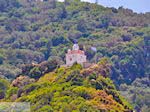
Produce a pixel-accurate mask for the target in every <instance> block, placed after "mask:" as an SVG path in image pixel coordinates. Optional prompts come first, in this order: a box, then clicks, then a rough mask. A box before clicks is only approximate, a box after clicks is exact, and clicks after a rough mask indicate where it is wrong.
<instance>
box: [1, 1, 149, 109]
mask: <svg viewBox="0 0 150 112" xmlns="http://www.w3.org/2000/svg"><path fill="white" fill-rule="evenodd" d="M149 18H150V13H145V14H137V13H134V12H133V11H132V10H130V9H124V8H123V7H120V8H118V9H115V8H105V7H103V6H101V5H97V4H91V3H86V2H80V0H74V1H70V0H65V2H64V3H60V2H55V0H48V1H44V2H35V1H34V0H32V1H30V2H29V1H27V0H13V1H12V0H5V1H4V0H0V76H1V77H2V78H4V79H7V80H10V81H13V80H14V79H15V78H16V77H17V76H18V74H23V75H27V76H30V77H31V78H35V79H37V78H39V77H41V76H43V75H44V74H45V73H46V72H50V71H51V70H52V69H53V68H56V67H57V66H52V68H48V71H44V72H43V66H40V67H34V66H32V65H30V64H31V63H32V62H33V63H42V62H43V61H47V62H46V64H44V67H45V66H46V65H48V64H51V61H52V62H55V60H59V61H60V60H61V64H63V63H64V62H65V60H64V59H65V58H64V57H65V53H66V52H67V49H68V48H70V47H71V46H72V43H73V41H74V40H78V43H79V45H80V49H84V51H85V52H86V55H87V58H88V60H89V61H90V62H94V61H95V60H97V61H98V60H101V58H102V57H107V58H109V60H110V61H111V62H112V67H111V74H110V77H111V79H112V80H113V81H114V83H115V85H116V86H117V89H120V88H122V87H124V85H126V86H128V87H129V88H128V87H127V88H126V89H127V90H126V89H125V90H126V91H128V90H130V89H131V91H132V90H133V91H134V92H133V93H131V94H132V95H133V94H136V92H135V90H134V89H133V88H134V87H137V85H134V84H135V82H136V83H140V84H141V85H145V86H146V87H145V90H144V88H141V87H139V89H140V90H142V91H147V89H149V86H148V84H147V83H148V82H149V74H150V61H149V60H150V27H149V25H150V19H149ZM92 46H94V47H96V48H97V52H93V51H91V47H92ZM58 65H59V64H58ZM24 67H25V69H24ZM24 70H25V71H24ZM28 70H30V72H28ZM36 75H37V76H36ZM143 79H144V80H146V84H145V81H143ZM147 80H148V81H147ZM126 86H125V87H126ZM123 90H124V89H123ZM123 92H124V91H123ZM128 93H130V91H128ZM142 93H143V92H142ZM148 93H149V92H144V93H143V97H138V96H137V97H132V99H130V98H129V99H130V100H132V101H131V102H133V103H135V105H136V106H137V107H138V108H140V109H142V107H144V108H146V109H145V110H148V109H147V108H149V107H148V106H149V102H147V101H146V100H144V99H148V98H149V97H147V95H146V94H148ZM126 96H127V95H126ZM133 96H134V95H133ZM139 96H140V95H139ZM137 98H140V100H141V101H143V102H141V103H139V100H137Z"/></svg>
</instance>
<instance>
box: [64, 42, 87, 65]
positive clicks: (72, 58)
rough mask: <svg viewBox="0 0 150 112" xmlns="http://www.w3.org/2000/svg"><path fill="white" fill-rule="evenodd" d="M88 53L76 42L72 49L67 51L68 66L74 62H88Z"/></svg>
mask: <svg viewBox="0 0 150 112" xmlns="http://www.w3.org/2000/svg"><path fill="white" fill-rule="evenodd" d="M86 61H87V60H86V55H85V53H84V51H82V50H80V49H79V46H78V44H74V45H73V47H72V50H71V49H68V52H67V53H66V66H72V65H73V64H74V63H76V62H77V63H78V64H81V65H82V66H83V64H84V63H85V62H86Z"/></svg>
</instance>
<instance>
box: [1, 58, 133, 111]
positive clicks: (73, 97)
mask: <svg viewBox="0 0 150 112" xmlns="http://www.w3.org/2000/svg"><path fill="white" fill-rule="evenodd" d="M109 67H110V64H109V63H108V61H107V60H106V59H103V60H102V61H101V62H99V64H97V65H94V66H92V67H90V68H88V69H83V68H82V67H81V65H78V64H74V65H73V66H72V67H70V68H66V67H60V68H58V69H56V70H54V71H53V72H50V73H47V74H45V75H44V76H42V77H41V78H40V79H38V80H37V81H36V82H34V80H33V79H29V78H27V76H20V77H18V78H17V79H16V80H14V81H13V82H12V84H11V85H10V86H9V88H8V89H7V92H6V93H7V94H6V97H5V98H4V99H3V100H2V101H10V102H12V101H16V102H30V103H31V111H32V112H60V111H61V112H83V111H89V112H99V111H106V112H114V111H118V112H132V107H131V105H130V104H129V103H127V101H126V100H125V99H124V98H123V97H122V96H120V94H119V92H118V91H117V90H116V88H115V86H114V84H113V82H112V81H111V80H110V78H109V77H108V76H107V77H106V74H107V75H109V72H110V71H109V70H110V68H109ZM89 69H90V71H92V72H91V74H88V73H89V72H87V71H89ZM104 71H107V72H106V73H105V74H104ZM31 80H32V81H31ZM19 82H20V83H19ZM25 82H26V83H25ZM27 82H28V83H27ZM29 82H30V84H29Z"/></svg>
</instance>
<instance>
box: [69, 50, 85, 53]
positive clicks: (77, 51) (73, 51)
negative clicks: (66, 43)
mask: <svg viewBox="0 0 150 112" xmlns="http://www.w3.org/2000/svg"><path fill="white" fill-rule="evenodd" d="M67 54H84V51H81V50H72V51H69V52H68V53H67Z"/></svg>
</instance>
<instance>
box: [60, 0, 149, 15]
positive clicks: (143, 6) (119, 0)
mask: <svg viewBox="0 0 150 112" xmlns="http://www.w3.org/2000/svg"><path fill="white" fill-rule="evenodd" d="M60 1H63V0H60ZM81 1H87V2H95V1H96V0H81ZM98 2H99V4H101V5H103V6H105V7H116V8H118V7H120V6H123V7H124V8H129V9H132V10H133V11H134V12H138V13H140V12H142V13H144V12H150V0H98Z"/></svg>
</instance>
